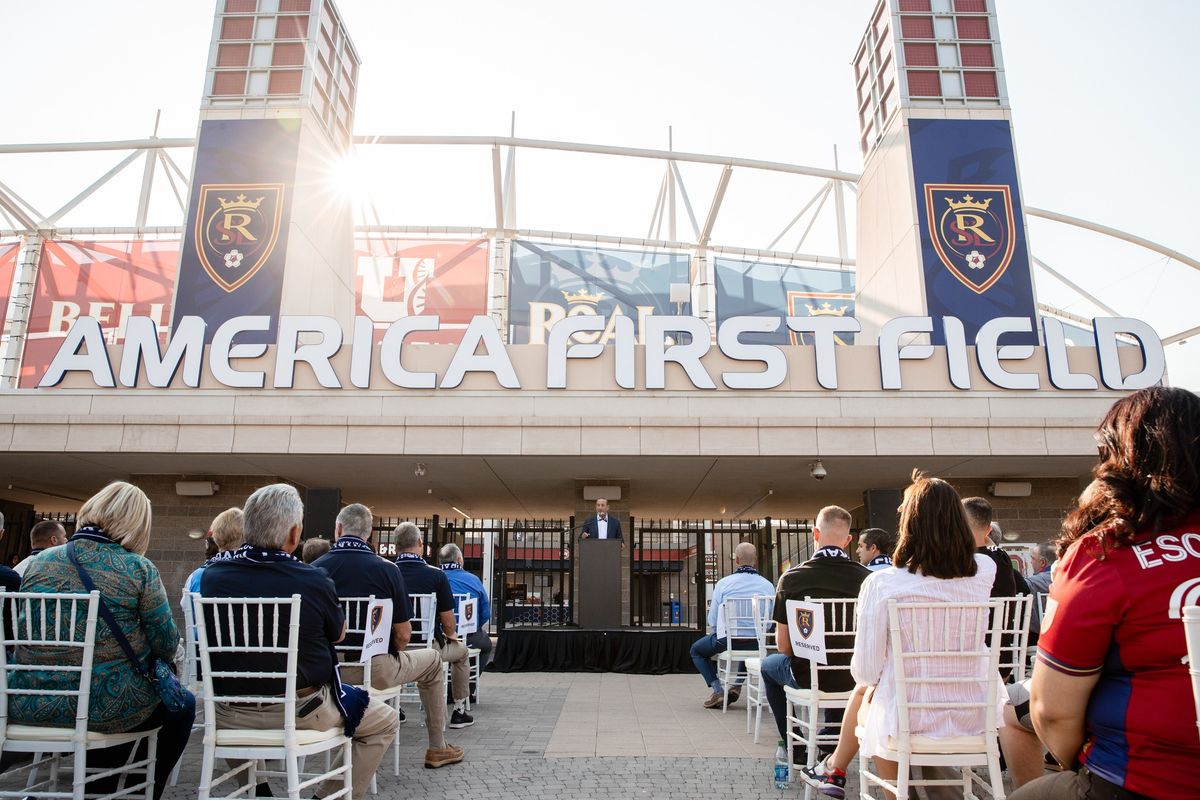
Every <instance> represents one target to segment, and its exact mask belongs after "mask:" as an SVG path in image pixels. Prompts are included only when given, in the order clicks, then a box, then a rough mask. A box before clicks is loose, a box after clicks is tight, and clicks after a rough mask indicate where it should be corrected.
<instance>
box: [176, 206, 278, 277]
mask: <svg viewBox="0 0 1200 800" xmlns="http://www.w3.org/2000/svg"><path fill="white" fill-rule="evenodd" d="M199 201H200V210H199V212H198V213H197V214H196V230H195V236H196V252H197V254H198V255H199V256H200V263H201V264H203V265H204V270H205V272H207V273H208V274H209V277H211V278H212V279H213V281H214V282H215V283H216V284H217V285H218V286H220V287H221V288H222V289H224V290H225V291H227V292H233V291H236V290H237V289H238V288H239V287H240V286H242V284H244V283H246V281H248V280H250V279H251V278H253V277H254V274H255V273H256V272H258V270H259V269H261V268H262V265H263V264H265V263H266V262H267V259H268V258H270V257H271V253H272V252H273V251H274V250H275V244H276V242H278V241H279V229H280V222H281V220H282V219H283V184H282V183H244V184H238V183H206V184H204V185H202V186H201V187H200V198H199Z"/></svg>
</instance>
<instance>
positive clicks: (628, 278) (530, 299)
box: [508, 241, 692, 344]
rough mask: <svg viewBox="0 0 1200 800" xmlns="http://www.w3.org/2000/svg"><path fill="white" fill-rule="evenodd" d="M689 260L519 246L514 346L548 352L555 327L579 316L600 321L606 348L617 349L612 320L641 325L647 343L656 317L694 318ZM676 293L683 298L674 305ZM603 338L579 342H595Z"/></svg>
mask: <svg viewBox="0 0 1200 800" xmlns="http://www.w3.org/2000/svg"><path fill="white" fill-rule="evenodd" d="M688 269H689V265H688V256H687V255H686V254H684V253H669V252H652V251H642V250H603V249H596V248H580V247H569V246H563V245H556V244H540V243H534V242H522V241H517V242H513V243H512V268H511V271H510V272H509V281H508V341H509V343H510V344H545V342H546V335H547V333H548V332H549V330H550V328H551V327H553V326H554V323H556V322H558V321H559V320H560V319H563V318H565V317H567V316H575V315H577V314H599V315H600V316H602V317H604V318H605V319H606V320H608V323H609V324H608V326H607V327H606V329H605V331H604V332H603V333H602V334H599V340H600V341H601V342H603V343H604V344H608V343H609V342H611V341H612V337H613V324H612V320H613V319H614V318H615V317H616V316H619V315H624V316H626V317H629V318H630V319H632V320H633V323H634V329H635V331H636V332H637V336H638V341H639V342H642V341H643V339H642V319H643V318H645V317H647V316H649V315H651V314H691V313H692V304H691V301H690V285H689V283H688ZM672 287H674V293H675V297H676V298H687V301H686V302H685V301H680V302H672ZM596 336H597V334H595V333H592V334H576V339H578V340H579V341H595V339H594V338H592V339H589V338H588V337H596Z"/></svg>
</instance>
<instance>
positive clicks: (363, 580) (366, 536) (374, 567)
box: [306, 503, 463, 769]
mask: <svg viewBox="0 0 1200 800" xmlns="http://www.w3.org/2000/svg"><path fill="white" fill-rule="evenodd" d="M373 523H374V518H373V516H372V514H371V509H369V508H367V507H366V506H364V505H361V504H359V503H352V504H351V505H348V506H346V507H345V508H343V509H342V510H341V511H340V512H339V513H338V516H337V522H336V524H335V525H334V536H335V537H336V538H337V541H336V542H335V543H334V545H333V547H332V548H331V549H330V550H329V552H328V553H326V554H325V555H324V556H322V557H321V558H319V559H317V560H316V561H314V562H313V566H314V567H318V568H320V569H323V570H325V572H327V573H329V577H330V578H332V579H333V585H334V586H335V587H336V588H337V594H338V597H370V596H371V595H374V596H375V598H376V599H377V600H391V601H392V636H391V639H390V641H389V642H388V651H387V652H386V653H381V654H380V655H377V656H375V657H374V658H372V659H371V685H372V686H373V687H375V688H376V689H392V688H394V687H396V686H402V685H403V684H406V683H410V682H414V681H415V682H416V684H417V690H418V691H419V692H420V694H421V704H422V705H423V706H424V707H425V733H426V734H427V735H428V737H429V747H428V749H427V750H426V751H425V766H426V767H429V768H431V769H432V768H437V767H444V766H446V765H447V764H457V763H458V762H460V761H462V759H463V751H462V749H461V748H458V747H455V746H453V745H449V744H447V743H446V737H445V734H444V733H443V732H444V730H445V728H446V673H445V670H443V669H442V658H441V656H439V655H438V654H437V652H436V651H435V650H426V649H421V650H405V648H406V647H408V642H409V639H410V638H411V636H412V622H411V619H412V607H411V605H410V603H409V599H408V592H407V591H406V590H405V587H404V579H403V578H401V577H400V570H399V569H398V568H397V567H396V565H395V564H393V563H392V562H390V561H388V560H387V559H385V558H383V557H381V556H379V555H377V554H376V553H375V548H373V547H372V546H371V533H372V530H371V527H372V524H373ZM313 541H317V540H315V539H309V542H313ZM306 544H307V543H306ZM363 612H364V613H365V612H366V608H365V606H364V608H363ZM355 622H356V624H355V627H357V628H362V627H363V620H356V621H355ZM343 644H345V645H351V646H355V647H361V646H362V635H361V634H354V636H353V639H351V638H349V637H347V639H346V641H345V642H343ZM342 678H343V680H345V681H346V682H347V683H360V682H361V681H362V671H361V669H359V668H357V667H351V668H344V669H343V670H342ZM402 719H403V718H402Z"/></svg>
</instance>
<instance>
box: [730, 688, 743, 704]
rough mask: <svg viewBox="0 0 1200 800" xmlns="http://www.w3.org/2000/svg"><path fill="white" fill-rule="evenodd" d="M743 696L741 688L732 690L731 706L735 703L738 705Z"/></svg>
mask: <svg viewBox="0 0 1200 800" xmlns="http://www.w3.org/2000/svg"><path fill="white" fill-rule="evenodd" d="M741 696H742V690H741V688H740V687H737V686H735V687H734V688H732V689H730V690H729V705H733V704H734V703H736V702H737V701H738V698H739V697H741Z"/></svg>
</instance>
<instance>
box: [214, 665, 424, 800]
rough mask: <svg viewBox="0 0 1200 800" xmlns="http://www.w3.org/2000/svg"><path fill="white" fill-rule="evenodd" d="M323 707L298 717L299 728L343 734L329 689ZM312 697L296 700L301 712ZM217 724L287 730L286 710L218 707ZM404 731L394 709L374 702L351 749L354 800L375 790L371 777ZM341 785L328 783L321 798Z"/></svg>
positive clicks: (323, 691) (324, 691) (233, 705)
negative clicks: (389, 747)
mask: <svg viewBox="0 0 1200 800" xmlns="http://www.w3.org/2000/svg"><path fill="white" fill-rule="evenodd" d="M317 693H318V694H319V695H320V696H321V703H320V705H318V706H317V707H316V708H314V709H313V710H311V711H310V712H309V713H307V714H305V715H304V716H299V715H297V717H296V727H297V728H299V729H302V730H306V731H308V730H311V731H327V730H329V729H331V728H337V729H338V730H341V727H342V714H341V712H340V711H338V707H337V703H335V702H334V701H333V698H332V697H331V696H330V694H329V687H328V686H322V687H321V689H320V690H319V691H318V692H317ZM306 702H309V698H308V697H302V698H299V699H297V700H296V706H297V708H302V707H303V706H304V704H305V703H306ZM216 712H217V714H216V716H217V719H216V723H217V727H218V728H223V729H224V728H249V729H251V730H280V729H282V728H283V706H282V705H277V706H267V707H265V708H258V707H254V706H251V705H250V704H238V703H217V704H216ZM399 727H400V718H399V717H398V716H397V714H396V710H395V709H394V708H392V707H391V706H388V705H386V704H384V703H381V702H379V701H378V700H372V701H371V702H370V704H369V705H368V706H367V710H366V712H365V713H364V714H363V718H362V722H360V723H358V728H357V729H356V730H355V731H354V739H353V743H352V745H351V747H352V751H353V756H352V757H351V768H352V769H351V781H352V783H353V785H354V800H362V797H363V796H364V795H366V793H367V789H369V788H370V786H371V776H372V775H374V774H375V771H376V770H377V769H379V763H380V762H381V761H383V757H384V755H386V754H387V749H388V746H389V745H391V743H392V740H393V739H395V738H396V730H397V729H398V728H399ZM240 763H242V762H240V761H233V760H230V762H229V766H230V767H231V768H232V767H236V766H237V765H238V764H240ZM340 763H341V753H340V751H339V752H337V753H335V754H334V758H333V764H334V766H338V765H339V764H340ZM339 788H341V786H340V781H339V782H336V783H335V782H332V781H331V782H327V783H326V785H325V786H324V787H322V791H320V792H318V794H320V795H325V794H331V793H333V792H335V791H337V790H338V789H339Z"/></svg>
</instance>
